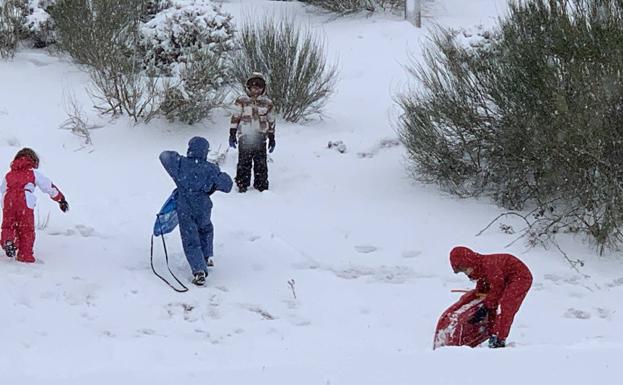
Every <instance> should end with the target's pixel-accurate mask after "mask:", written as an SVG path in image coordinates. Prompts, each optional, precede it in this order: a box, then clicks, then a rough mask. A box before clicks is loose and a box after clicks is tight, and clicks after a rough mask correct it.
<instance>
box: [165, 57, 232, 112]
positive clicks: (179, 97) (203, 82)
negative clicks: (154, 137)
mask: <svg viewBox="0 0 623 385" xmlns="http://www.w3.org/2000/svg"><path fill="white" fill-rule="evenodd" d="M187 57H188V59H189V60H188V63H187V64H184V65H183V66H182V67H181V70H180V73H179V77H178V80H176V81H175V80H174V81H168V82H166V86H165V90H164V100H163V102H162V104H161V105H160V111H161V112H162V113H163V114H164V115H165V116H166V118H167V119H169V120H171V121H172V120H180V121H182V122H184V123H188V124H193V123H196V122H198V121H200V120H202V119H203V118H206V117H208V116H209V115H210V113H211V112H212V110H213V109H214V108H217V107H219V106H222V104H223V100H224V97H225V91H224V80H225V79H224V78H223V70H224V68H223V58H222V57H221V56H220V55H218V54H214V53H212V52H210V51H208V50H201V51H196V52H195V53H194V54H189V55H188V56H187Z"/></svg>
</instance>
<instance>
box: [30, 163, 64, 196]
mask: <svg viewBox="0 0 623 385" xmlns="http://www.w3.org/2000/svg"><path fill="white" fill-rule="evenodd" d="M33 172H34V174H35V184H36V185H37V187H39V188H40V189H41V191H43V192H44V193H46V194H48V195H49V196H50V198H52V200H53V201H55V202H60V201H63V200H65V196H64V195H63V193H62V192H61V190H59V189H58V187H56V186H55V185H54V184H53V183H52V181H51V180H50V179H48V177H46V176H45V175H43V174H42V173H40V172H39V171H37V170H33Z"/></svg>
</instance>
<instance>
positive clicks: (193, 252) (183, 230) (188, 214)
mask: <svg viewBox="0 0 623 385" xmlns="http://www.w3.org/2000/svg"><path fill="white" fill-rule="evenodd" d="M178 194H179V195H178V198H177V218H178V220H179V226H180V235H181V236H182V246H183V248H184V254H185V255H186V259H187V260H188V264H189V265H190V268H191V270H192V272H193V274H196V273H198V272H200V271H207V265H206V260H207V259H208V258H209V257H212V254H213V252H214V251H213V248H214V226H213V225H212V221H211V218H210V217H211V215H212V202H211V201H210V198H209V195H208V194H206V193H203V192H199V193H187V194H184V193H181V192H179V190H178Z"/></svg>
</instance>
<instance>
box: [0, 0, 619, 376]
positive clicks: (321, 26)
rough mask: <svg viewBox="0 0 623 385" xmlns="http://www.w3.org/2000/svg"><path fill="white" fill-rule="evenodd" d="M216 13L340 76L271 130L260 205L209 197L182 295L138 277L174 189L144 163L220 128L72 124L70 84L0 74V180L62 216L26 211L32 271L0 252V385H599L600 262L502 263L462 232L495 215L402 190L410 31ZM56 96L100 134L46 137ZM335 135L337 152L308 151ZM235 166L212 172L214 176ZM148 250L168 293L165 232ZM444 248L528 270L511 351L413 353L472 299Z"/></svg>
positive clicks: (604, 269)
mask: <svg viewBox="0 0 623 385" xmlns="http://www.w3.org/2000/svg"><path fill="white" fill-rule="evenodd" d="M223 7H224V9H225V10H227V11H228V12H231V13H232V14H233V15H234V16H236V17H239V16H240V15H243V14H246V15H249V14H251V15H252V14H255V13H256V12H264V11H266V10H269V11H270V10H271V9H272V10H274V11H275V12H283V11H284V10H285V9H287V13H288V14H289V15H293V16H294V17H297V18H300V20H301V21H305V22H308V23H311V25H312V26H313V27H314V28H317V29H318V30H321V31H323V33H324V35H325V37H326V40H327V47H328V50H329V53H330V57H331V59H332V60H335V61H336V62H338V63H339V67H340V72H341V74H340V79H339V83H338V85H337V92H336V94H335V95H334V97H333V98H332V99H331V101H330V103H329V105H328V106H327V109H326V115H327V116H326V117H325V118H324V120H320V121H314V122H311V123H308V124H305V125H292V124H286V123H285V122H278V126H277V130H278V133H277V148H276V150H275V152H274V153H273V154H272V156H271V158H272V162H271V163H270V165H269V175H270V181H271V188H270V190H269V191H266V192H264V193H258V192H256V191H250V192H249V193H247V194H238V193H235V192H232V193H231V194H215V195H214V196H213V200H214V202H215V203H214V205H215V206H214V211H213V221H214V223H215V227H216V242H215V254H216V256H215V261H216V267H215V268H214V269H212V271H211V273H210V276H209V278H208V285H207V287H205V288H195V287H192V288H191V290H190V291H189V292H188V293H185V294H177V293H175V292H173V291H172V290H170V289H169V288H168V287H167V286H166V285H164V284H163V283H162V282H161V281H159V280H158V279H157V278H156V277H155V276H154V275H153V274H152V272H151V269H150V266H149V240H150V233H151V226H152V223H153V219H154V214H155V212H156V211H157V210H158V209H159V208H160V205H161V204H162V202H163V200H164V199H165V198H166V196H167V195H168V193H169V192H170V190H171V189H172V188H173V184H172V182H171V180H170V179H169V178H168V176H167V175H166V173H165V172H164V170H163V169H162V167H161V166H160V164H159V162H158V154H159V153H160V151H162V150H165V149H172V150H177V151H179V152H185V151H186V143H187V141H188V139H189V138H190V137H192V136H194V135H203V136H206V137H207V138H208V139H209V140H210V142H211V144H212V147H213V148H215V149H216V148H218V147H219V146H222V148H224V146H226V144H227V136H228V125H229V124H228V115H227V113H226V112H223V113H221V114H218V115H216V116H215V117H214V119H213V121H212V122H205V123H203V124H201V125H196V126H192V127H188V126H183V125H171V124H168V123H166V122H161V121H158V122H152V123H151V124H149V125H137V126H133V125H131V124H130V123H129V122H127V121H126V120H124V119H118V120H116V121H109V120H107V119H106V118H101V117H98V116H97V114H96V113H95V112H93V111H91V110H90V109H89V106H90V103H89V99H88V97H87V96H86V93H85V91H84V87H85V85H86V84H87V82H88V81H87V76H86V75H85V74H84V73H83V72H81V71H80V70H79V69H78V68H76V67H75V66H73V65H71V64H70V62H69V61H68V60H67V59H63V58H58V57H52V56H48V55H47V54H46V53H44V52H43V51H36V50H22V51H20V52H19V53H18V54H17V55H16V57H15V59H13V60H12V61H9V62H6V61H2V62H0V166H1V167H2V170H5V168H6V167H8V165H9V163H10V160H11V159H12V157H13V156H14V154H15V152H16V151H17V150H18V149H19V148H21V147H23V146H29V147H33V148H34V149H36V150H37V151H38V152H39V155H40V156H41V158H42V162H41V170H42V171H43V172H44V173H46V174H47V175H48V176H50V177H51V178H52V179H53V181H54V182H55V183H56V184H57V185H58V186H59V187H60V188H61V189H62V190H63V192H64V193H65V195H66V196H67V199H68V201H69V203H70V205H71V211H70V212H69V213H68V214H67V215H63V214H62V213H61V212H60V211H59V210H58V207H56V206H55V204H53V202H51V201H49V200H48V199H47V198H46V197H44V196H41V197H40V199H39V206H38V211H37V217H38V223H39V225H40V229H39V230H38V233H37V236H38V238H37V242H36V248H35V250H36V257H37V258H38V260H39V263H37V264H35V265H24V264H20V263H17V262H15V261H13V260H9V259H7V258H5V257H4V256H2V257H0V384H10V385H12V384H29V385H31V384H46V385H48V384H59V385H61V384H62V385H74V384H84V383H89V384H94V385H95V384H110V383H118V384H172V383H176V382H178V381H179V383H187V382H188V381H194V382H197V383H214V384H247V383H252V384H257V385H261V384H270V385H275V384H298V385H303V384H310V385H312V384H313V385H320V384H323V385H324V384H332V385H336V384H343V385H364V384H391V385H399V384H418V383H422V384H494V383H496V384H497V383H505V384H521V385H525V384H546V383H552V384H559V383H560V384H588V383H596V384H600V385H615V384H619V383H620V381H621V380H620V374H621V369H620V367H619V366H618V365H619V360H620V357H621V355H622V354H623V333H621V328H620V325H621V324H622V322H623V314H622V313H623V301H621V298H623V263H622V262H621V260H620V259H617V257H615V256H603V257H598V256H596V255H595V253H594V251H593V250H592V249H591V248H590V247H589V246H587V245H585V244H584V243H582V242H581V240H579V239H571V238H563V239H561V244H562V245H563V247H564V248H565V249H566V250H567V251H568V252H569V254H570V255H572V256H573V257H577V258H582V259H583V260H585V262H586V266H585V267H584V268H583V269H582V274H578V273H577V272H575V271H574V270H572V269H571V268H570V267H569V265H568V264H567V263H566V262H565V261H564V260H563V258H562V257H561V256H560V255H559V254H558V253H557V252H556V251H550V250H543V249H527V248H526V247H525V246H524V245H522V244H521V243H516V244H515V245H514V246H512V247H510V248H508V249H504V245H506V244H507V243H509V242H510V241H512V240H513V239H514V236H513V235H508V234H505V233H503V232H501V231H499V230H497V228H494V229H492V230H490V231H488V232H486V233H485V234H484V235H482V236H479V237H476V236H475V234H476V233H477V232H478V231H479V230H480V229H482V228H483V227H484V226H485V225H486V224H488V223H489V221H490V220H491V219H492V218H494V217H495V216H496V215H498V214H499V213H501V212H502V210H501V209H499V208H497V207H495V206H494V205H492V204H491V203H490V202H488V201H487V200H484V199H483V200H475V199H470V200H459V199H457V198H455V197H452V196H449V195H446V194H444V193H441V192H439V191H438V190H437V189H436V187H435V186H427V185H422V184H419V183H415V182H413V181H412V180H411V179H410V178H409V176H408V173H407V171H406V168H405V159H404V156H405V151H404V149H403V148H402V147H401V146H392V145H391V143H392V142H393V141H394V140H395V139H396V136H397V135H396V133H395V128H394V127H393V125H392V120H393V119H394V118H395V115H396V109H395V107H394V105H393V102H392V96H393V95H394V93H395V92H396V91H398V90H400V89H402V88H403V87H405V86H406V84H405V81H406V80H407V78H406V77H405V72H404V69H403V65H404V64H406V63H407V62H408V58H409V56H410V55H411V56H413V57H416V58H417V57H418V56H419V54H420V50H421V45H422V44H423V43H425V42H426V37H427V34H428V32H427V30H426V29H424V30H417V29H415V28H414V27H413V26H412V25H411V24H409V23H407V22H405V21H403V20H401V19H400V18H398V17H393V16H388V15H380V16H372V17H363V16H356V17H348V18H340V19H337V20H333V19H327V18H326V17H324V16H320V15H316V14H311V13H309V12H308V11H306V9H305V8H303V7H301V6H300V5H299V4H297V3H284V2H269V1H260V0H256V1H250V0H248V1H227V2H224V3H223ZM502 12H504V1H503V0H470V1H465V0H440V1H438V2H437V4H436V5H435V6H434V7H432V8H431V9H430V10H429V17H427V18H426V19H425V24H427V25H431V24H432V23H441V24H444V25H450V26H472V25H475V24H485V25H489V24H492V23H494V22H495V18H496V15H499V14H500V13H502ZM70 93H74V94H75V95H76V97H77V99H78V100H79V101H80V102H81V103H82V104H83V106H84V109H85V112H86V114H87V115H88V116H90V117H91V120H92V122H94V123H99V124H103V125H104V127H102V128H99V129H97V130H94V131H93V132H92V134H93V141H94V144H93V145H92V146H84V145H83V144H82V142H81V140H80V138H78V137H76V136H73V135H72V134H71V133H70V132H68V131H63V130H60V129H59V128H58V127H59V125H60V124H61V123H62V122H63V121H64V120H65V118H66V114H65V107H64V105H65V103H64V100H65V99H66V95H67V94H70ZM337 140H341V141H343V142H344V143H345V144H346V146H347V152H346V153H344V154H342V153H339V152H337V151H335V150H334V149H328V148H327V143H328V142H329V141H337ZM388 144H389V145H388ZM236 156H237V154H236V153H235V151H230V152H229V153H228V155H227V158H226V161H225V164H224V166H223V169H224V170H225V171H227V172H228V173H230V175H232V176H233V175H234V173H235V165H236ZM3 172H4V171H3ZM48 215H49V221H46V218H47V217H48ZM157 241H159V239H157ZM167 241H168V246H169V251H170V253H171V254H172V261H171V264H172V266H173V269H174V271H175V273H176V274H177V275H178V276H180V277H182V278H183V279H184V280H185V281H189V279H190V272H189V270H188V266H187V263H186V261H185V258H184V256H183V254H182V250H181V245H180V241H179V236H178V235H177V232H176V233H174V234H173V235H171V236H169V237H167ZM459 244H462V245H467V246H470V247H472V248H473V249H475V250H477V251H479V252H483V253H490V252H497V251H507V252H511V253H514V254H516V255H518V256H519V257H520V258H521V259H523V260H524V261H525V262H526V263H527V264H528V265H529V266H530V268H531V269H532V271H533V273H534V278H535V281H534V286H533V288H532V290H531V292H530V293H529V295H528V297H527V298H526V301H525V303H524V305H523V307H522V309H521V311H520V312H519V314H518V315H517V317H516V320H515V323H514V326H513V329H512V332H511V335H510V337H509V340H510V341H511V342H513V343H514V345H515V346H514V347H513V348H509V349H503V350H489V349H484V348H482V349H481V348H478V349H469V348H444V349H440V350H436V351H432V339H433V331H434V328H435V324H436V322H437V319H438V317H439V315H440V314H441V313H442V311H443V310H444V309H445V308H447V307H448V306H449V305H450V304H451V303H453V302H454V301H455V300H456V299H457V298H458V296H457V295H456V294H452V293H450V289H454V288H469V287H471V285H472V284H471V283H470V282H469V281H468V280H467V279H466V278H464V277H463V276H455V275H454V274H453V273H452V271H451V269H450V266H449V262H448V252H449V250H450V249H451V248H452V247H453V246H455V245H459ZM159 246H160V244H159V243H157V244H156V251H157V257H158V259H159V260H162V251H161V248H160V247H159ZM158 269H159V270H160V271H164V270H163V269H164V266H163V265H162V264H161V263H159V264H158ZM292 280H293V282H294V284H293V289H294V292H295V293H296V298H295V297H294V293H293V290H292V287H291V286H290V285H289V284H288V281H292ZM617 367H618V368H619V369H617Z"/></svg>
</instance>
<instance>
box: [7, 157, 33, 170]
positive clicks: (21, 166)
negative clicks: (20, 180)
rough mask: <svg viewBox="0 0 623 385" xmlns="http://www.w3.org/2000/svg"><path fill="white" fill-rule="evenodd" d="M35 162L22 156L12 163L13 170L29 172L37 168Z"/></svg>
mask: <svg viewBox="0 0 623 385" xmlns="http://www.w3.org/2000/svg"><path fill="white" fill-rule="evenodd" d="M36 166H37V165H36V164H35V162H34V161H33V160H32V159H30V158H29V157H27V156H20V157H19V158H17V159H15V160H14V161H13V162H11V170H14V171H16V170H28V169H31V168H37V167H36Z"/></svg>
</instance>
